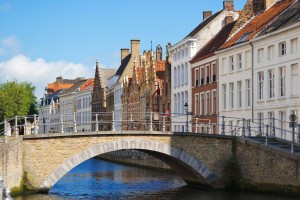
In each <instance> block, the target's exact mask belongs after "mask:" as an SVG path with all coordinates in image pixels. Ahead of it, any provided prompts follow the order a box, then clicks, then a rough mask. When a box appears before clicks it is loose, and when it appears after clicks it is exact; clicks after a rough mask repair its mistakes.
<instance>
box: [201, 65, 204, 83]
mask: <svg viewBox="0 0 300 200" xmlns="http://www.w3.org/2000/svg"><path fill="white" fill-rule="evenodd" d="M200 72H201V74H200V75H201V85H204V76H205V74H204V67H202V68H201V69H200Z"/></svg>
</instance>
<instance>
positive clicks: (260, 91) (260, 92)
mask: <svg viewBox="0 0 300 200" xmlns="http://www.w3.org/2000/svg"><path fill="white" fill-rule="evenodd" d="M263 91H264V72H258V100H262V99H263V98H264V95H263Z"/></svg>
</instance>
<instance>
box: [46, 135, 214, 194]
mask: <svg viewBox="0 0 300 200" xmlns="http://www.w3.org/2000/svg"><path fill="white" fill-rule="evenodd" d="M122 149H136V150H141V151H144V152H146V153H148V154H150V155H153V156H154V157H156V158H158V159H161V160H162V161H164V162H166V163H167V164H169V165H170V166H171V167H172V168H173V169H174V170H175V171H176V172H177V173H178V174H179V175H181V176H182V178H183V179H184V180H185V181H186V182H187V183H189V184H193V185H198V186H205V187H217V186H216V185H217V183H218V182H219V181H218V177H217V176H216V175H215V174H214V173H213V172H212V171H210V170H209V169H208V168H207V167H206V166H205V165H204V164H203V163H202V162H201V161H200V160H198V159H197V158H195V157H194V156H192V155H190V154H188V153H186V152H185V151H183V150H181V149H178V148H176V147H173V146H171V145H170V144H165V143H162V142H157V141H150V140H143V139H120V140H116V141H110V142H106V143H103V144H99V145H94V146H91V147H89V148H87V149H85V150H83V151H81V152H80V153H78V154H77V155H75V156H73V157H71V158H69V159H68V160H66V161H65V162H64V163H62V164H61V165H59V166H58V167H57V168H56V169H55V170H54V171H53V172H52V173H51V174H50V175H49V176H48V177H47V178H46V180H45V181H44V182H43V184H42V185H41V186H40V190H41V191H44V192H47V191H49V190H50V189H51V188H52V186H53V185H54V184H55V183H56V182H57V181H58V180H59V179H60V178H62V177H63V176H64V175H65V174H66V173H67V172H69V171H70V170H71V169H73V168H74V167H76V166H77V165H79V164H81V163H83V162H84V161H86V160H88V159H90V158H93V157H95V156H97V155H100V154H104V153H108V152H112V151H117V150H122Z"/></svg>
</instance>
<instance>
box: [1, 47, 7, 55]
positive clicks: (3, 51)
mask: <svg viewBox="0 0 300 200" xmlns="http://www.w3.org/2000/svg"><path fill="white" fill-rule="evenodd" d="M4 55H6V51H5V49H2V48H0V56H4Z"/></svg>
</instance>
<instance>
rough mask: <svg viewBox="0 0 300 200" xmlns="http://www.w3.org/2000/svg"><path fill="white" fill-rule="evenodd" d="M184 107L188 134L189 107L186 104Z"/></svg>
mask: <svg viewBox="0 0 300 200" xmlns="http://www.w3.org/2000/svg"><path fill="white" fill-rule="evenodd" d="M183 106H184V111H185V114H186V132H189V105H188V104H187V103H185V104H184V105H183Z"/></svg>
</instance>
